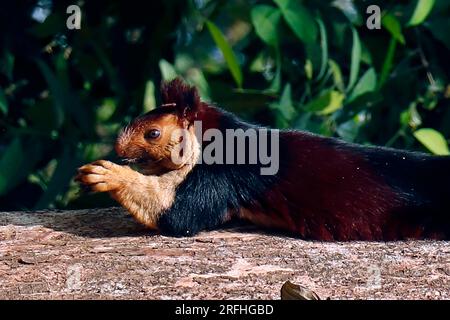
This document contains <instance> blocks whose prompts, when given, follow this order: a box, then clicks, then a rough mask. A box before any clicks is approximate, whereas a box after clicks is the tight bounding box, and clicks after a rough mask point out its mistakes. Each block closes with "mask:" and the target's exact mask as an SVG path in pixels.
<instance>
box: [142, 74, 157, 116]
mask: <svg viewBox="0 0 450 320" xmlns="http://www.w3.org/2000/svg"><path fill="white" fill-rule="evenodd" d="M155 108H156V99H155V84H154V83H153V81H151V80H149V81H147V83H146V84H145V92H144V101H143V108H142V109H143V111H144V112H149V111H150V110H153V109H155Z"/></svg>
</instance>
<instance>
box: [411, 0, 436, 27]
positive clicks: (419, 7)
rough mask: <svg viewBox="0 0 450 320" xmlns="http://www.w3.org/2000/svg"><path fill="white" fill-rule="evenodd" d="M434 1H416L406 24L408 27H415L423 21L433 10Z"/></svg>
mask: <svg viewBox="0 0 450 320" xmlns="http://www.w3.org/2000/svg"><path fill="white" fill-rule="evenodd" d="M434 2H435V0H417V4H416V8H415V9H414V13H413V14H412V16H411V18H410V19H409V21H408V23H407V24H406V25H407V26H408V27H411V26H417V25H419V24H421V23H422V22H424V21H425V19H426V18H427V17H428V15H429V14H430V12H431V9H433V6H434Z"/></svg>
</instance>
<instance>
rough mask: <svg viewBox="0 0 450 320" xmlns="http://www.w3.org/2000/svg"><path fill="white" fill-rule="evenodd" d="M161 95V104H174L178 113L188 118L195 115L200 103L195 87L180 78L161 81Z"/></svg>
mask: <svg viewBox="0 0 450 320" xmlns="http://www.w3.org/2000/svg"><path fill="white" fill-rule="evenodd" d="M161 97H162V102H163V104H175V109H176V110H177V111H178V112H179V114H180V115H181V116H182V117H185V118H188V119H189V120H192V119H193V118H194V117H195V114H196V113H197V112H198V110H199V108H200V105H201V102H200V97H199V94H198V91H197V88H195V87H194V86H190V85H188V84H187V83H185V82H184V81H183V80H181V79H180V78H175V79H174V80H171V81H168V82H163V83H162V85H161Z"/></svg>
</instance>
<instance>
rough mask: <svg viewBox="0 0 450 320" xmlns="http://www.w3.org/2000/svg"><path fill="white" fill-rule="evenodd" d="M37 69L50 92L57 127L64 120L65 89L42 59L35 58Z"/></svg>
mask: <svg viewBox="0 0 450 320" xmlns="http://www.w3.org/2000/svg"><path fill="white" fill-rule="evenodd" d="M37 64H38V66H39V69H41V72H42V74H43V75H44V78H45V80H46V81H47V83H48V86H49V89H50V92H51V94H52V100H53V113H54V115H55V117H54V119H55V120H56V126H57V128H59V127H60V126H61V125H62V124H63V122H64V109H65V108H64V102H65V101H67V99H65V98H66V94H65V93H66V90H65V89H64V87H63V85H62V83H61V82H60V81H59V79H58V78H57V77H56V75H55V74H54V73H53V71H52V70H51V69H50V67H49V66H48V65H47V64H46V63H45V62H43V61H42V60H37Z"/></svg>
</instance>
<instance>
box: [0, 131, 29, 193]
mask: <svg viewBox="0 0 450 320" xmlns="http://www.w3.org/2000/svg"><path fill="white" fill-rule="evenodd" d="M23 159H26V155H25V151H24V150H23V147H22V144H21V143H20V140H19V138H16V139H14V140H13V141H12V142H11V143H10V144H9V145H8V146H7V147H6V149H5V150H4V151H2V154H1V158H0V195H4V194H6V193H7V192H8V191H9V190H11V189H12V188H14V187H15V186H16V185H17V184H19V183H20V181H21V180H22V179H23V178H24V176H26V174H27V173H26V172H25V174H24V172H23V171H24V169H23V168H21V166H22V161H23Z"/></svg>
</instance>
